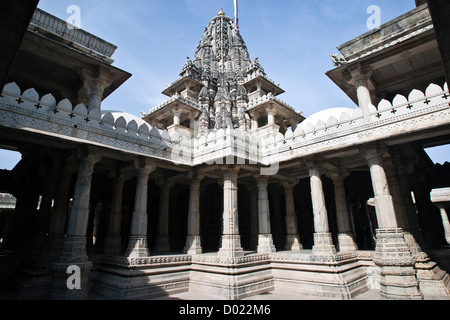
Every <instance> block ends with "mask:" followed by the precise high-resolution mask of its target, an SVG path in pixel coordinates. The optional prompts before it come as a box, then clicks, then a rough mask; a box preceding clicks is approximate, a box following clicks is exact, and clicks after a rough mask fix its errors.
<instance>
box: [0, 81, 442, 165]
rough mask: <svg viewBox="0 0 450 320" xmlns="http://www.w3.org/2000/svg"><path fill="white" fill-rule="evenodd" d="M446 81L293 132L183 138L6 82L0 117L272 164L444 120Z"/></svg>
mask: <svg viewBox="0 0 450 320" xmlns="http://www.w3.org/2000/svg"><path fill="white" fill-rule="evenodd" d="M449 98H450V95H449V91H448V86H447V84H445V85H444V87H443V88H442V87H440V86H438V85H436V84H430V85H429V86H428V88H427V90H426V91H425V92H422V91H419V90H413V91H412V92H411V93H410V94H409V96H408V98H406V97H404V96H401V95H398V96H396V97H395V99H394V100H393V101H392V103H391V102H389V101H387V100H382V101H381V102H380V103H379V104H378V106H377V107H375V106H373V105H371V106H370V120H371V121H370V122H368V123H366V122H365V121H364V118H363V115H362V112H361V109H359V108H356V109H354V111H353V112H352V113H351V114H350V112H347V111H343V112H342V113H341V114H340V115H339V116H331V117H329V118H328V119H320V120H318V121H317V122H316V123H315V124H313V123H311V122H310V121H308V119H307V120H306V121H305V122H303V123H301V124H299V125H298V126H297V129H296V130H295V131H291V130H288V131H286V133H285V134H284V135H283V134H281V133H278V134H276V135H271V136H269V137H267V138H257V137H256V136H255V135H253V134H252V133H251V132H250V131H242V130H240V129H231V128H228V129H226V130H224V129H220V130H217V131H215V130H211V131H210V132H209V134H208V135H207V136H201V137H195V138H192V139H190V138H188V137H185V136H183V135H181V134H179V133H177V132H174V133H173V134H172V135H171V134H169V132H168V131H166V130H164V131H161V130H159V129H157V128H153V127H152V126H150V125H149V124H148V123H146V122H144V121H143V120H142V119H140V118H138V117H136V116H133V115H130V114H127V113H122V112H104V113H103V114H101V113H100V111H98V110H92V111H91V112H88V111H87V108H86V106H84V105H82V104H80V105H77V106H75V107H74V106H72V104H71V103H70V101H69V100H67V99H64V100H62V101H59V102H57V101H56V100H55V98H54V97H53V96H52V95H51V94H48V95H44V96H43V97H41V98H40V97H39V95H38V93H37V92H36V90H34V89H28V90H26V91H24V92H23V93H22V92H21V90H20V88H19V87H18V86H17V84H15V83H10V84H7V85H6V86H5V87H4V90H3V93H2V96H1V97H0V124H2V125H5V126H9V127H15V128H20V129H25V130H30V131H40V132H43V133H49V134H52V135H55V134H56V135H58V136H60V137H63V138H65V139H69V140H76V141H78V142H85V143H87V144H93V145H99V146H102V145H103V146H108V147H112V148H115V149H117V150H122V151H127V152H130V153H134V154H137V155H143V156H148V157H153V158H158V159H163V160H169V161H171V162H173V163H175V164H185V165H198V164H202V163H209V162H214V161H215V160H216V159H222V158H224V157H227V156H236V157H238V158H239V159H248V160H249V161H250V163H254V164H256V163H259V164H263V165H271V164H273V163H277V162H281V161H287V160H290V159H293V158H299V157H304V156H307V155H310V154H313V153H319V152H321V151H324V150H332V149H333V148H342V147H343V146H345V145H356V144H363V143H366V142H371V141H374V140H375V139H380V138H382V137H392V136H395V135H399V136H400V135H403V134H408V133H411V132H414V131H420V130H424V129H427V128H430V129H431V128H434V127H436V126H437V125H439V124H445V123H448V122H449V119H450V99H449Z"/></svg>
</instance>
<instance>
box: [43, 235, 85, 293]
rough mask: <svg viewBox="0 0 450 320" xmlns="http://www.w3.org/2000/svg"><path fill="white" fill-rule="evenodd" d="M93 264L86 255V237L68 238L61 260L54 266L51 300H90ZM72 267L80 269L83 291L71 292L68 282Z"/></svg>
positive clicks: (74, 290) (75, 290)
mask: <svg viewBox="0 0 450 320" xmlns="http://www.w3.org/2000/svg"><path fill="white" fill-rule="evenodd" d="M92 265H93V264H92V262H90V261H89V259H88V256H87V254H86V237H84V236H67V237H66V238H65V240H64V246H63V250H62V253H61V256H60V258H59V260H58V261H57V262H55V263H53V264H52V266H51V268H52V272H53V281H52V282H53V284H52V292H51V294H50V299H52V300H86V299H88V284H89V275H90V273H91V269H92ZM70 266H78V267H79V268H80V283H81V289H73V290H70V289H69V288H68V286H67V280H68V279H69V277H70V276H71V274H68V273H67V270H68V268H69V267H70Z"/></svg>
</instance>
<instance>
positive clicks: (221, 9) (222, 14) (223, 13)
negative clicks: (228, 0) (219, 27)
mask: <svg viewBox="0 0 450 320" xmlns="http://www.w3.org/2000/svg"><path fill="white" fill-rule="evenodd" d="M217 15H218V16H219V17H222V16H225V12H223V8H220V12H219V13H218V14H217Z"/></svg>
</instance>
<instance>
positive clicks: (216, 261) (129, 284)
mask: <svg viewBox="0 0 450 320" xmlns="http://www.w3.org/2000/svg"><path fill="white" fill-rule="evenodd" d="M32 2H33V1H30V3H32ZM34 2H36V1H34ZM416 2H417V6H416V8H415V9H413V10H412V11H410V12H407V13H405V14H404V15H402V16H400V17H398V18H396V19H394V20H392V21H389V22H387V23H385V24H383V25H382V26H381V27H380V28H378V29H375V30H372V31H370V32H368V33H366V34H363V35H360V36H359V37H357V38H355V39H353V40H350V41H348V42H346V43H345V44H342V45H340V46H339V47H338V50H339V53H338V54H332V55H331V58H332V59H331V61H330V60H329V58H328V57H324V61H326V63H329V64H330V69H331V70H330V71H329V72H327V74H326V76H328V77H329V78H330V79H331V80H332V81H333V82H334V83H335V84H336V85H337V86H338V87H339V88H340V89H341V90H342V91H343V92H344V93H345V94H346V95H348V97H349V105H350V106H351V107H348V108H332V109H323V110H317V113H316V114H313V115H305V114H304V113H303V112H302V111H301V110H298V109H296V107H295V106H290V105H289V104H288V103H286V102H285V101H283V100H282V94H283V93H284V90H283V89H282V88H280V86H279V85H278V84H276V83H275V82H274V81H272V80H271V79H270V78H269V75H267V74H266V73H265V70H264V67H263V62H262V61H259V59H258V57H250V55H249V52H248V49H247V47H246V44H245V42H244V39H243V38H242V37H241V34H240V32H239V29H238V27H237V23H236V19H233V18H230V17H228V16H227V15H226V13H224V12H223V10H220V11H219V13H218V14H217V15H215V14H214V15H215V16H214V17H213V18H212V20H211V21H210V23H209V24H208V25H207V27H206V29H205V32H204V34H203V35H201V34H199V35H198V36H199V38H200V41H199V44H198V47H197V49H196V51H195V52H192V53H189V52H187V53H186V55H189V56H188V57H187V58H186V64H185V65H184V66H180V70H181V71H180V73H179V75H176V74H175V75H173V76H174V80H175V81H174V82H173V83H172V84H170V85H168V86H167V87H165V88H164V91H163V92H162V94H163V95H165V96H167V100H166V101H165V102H164V103H162V104H161V105H159V106H155V107H153V108H149V110H144V111H143V112H142V113H141V114H140V115H133V114H129V113H126V112H122V111H110V110H104V109H103V108H102V101H103V100H104V99H105V98H106V97H108V96H109V95H111V94H113V93H114V91H115V90H120V86H121V85H122V84H123V83H124V82H125V81H127V79H129V78H130V76H131V75H130V74H129V73H128V72H126V71H124V70H121V69H119V68H118V67H116V66H114V61H113V58H112V56H113V54H114V51H115V50H116V49H117V47H116V46H114V45H113V44H111V43H108V42H107V41H104V40H102V39H101V38H99V37H97V36H95V35H92V34H90V33H88V32H86V31H84V30H82V29H69V28H68V26H67V24H66V22H65V21H63V20H61V19H59V18H57V17H54V16H52V15H50V14H49V13H47V12H44V11H42V10H40V9H37V8H36V5H35V6H34V7H33V6H31V7H30V8H29V10H28V12H25V11H27V9H25V7H20V8H21V9H19V8H16V10H17V11H18V12H22V13H23V15H22V17H23V20H24V21H26V22H27V23H24V24H23V25H22V29H23V33H20V32H14V31H15V30H9V32H8V30H7V29H5V38H6V39H10V42H9V43H10V46H11V50H10V51H11V52H13V51H15V52H16V53H15V54H14V58H12V56H10V57H9V60H8V56H7V55H5V57H4V59H3V60H4V61H6V62H5V63H2V65H0V69H1V70H0V71H2V72H3V70H4V69H5V65H6V69H7V72H6V73H4V74H3V75H4V76H3V78H2V81H3V84H2V85H3V91H2V94H1V96H0V148H2V149H6V150H12V151H17V152H20V153H21V154H22V158H21V161H20V162H19V163H18V164H17V165H16V167H15V168H14V169H12V170H3V171H0V192H1V194H0V238H2V242H1V247H0V270H1V272H0V298H1V299H25V300H26V299H55V300H64V299H69V300H70V299H111V300H116V299H125V300H127V299H153V298H158V297H164V296H171V295H176V294H181V293H188V292H189V293H191V294H194V295H195V294H198V295H199V296H208V297H209V298H212V299H229V300H240V299H245V298H250V297H254V296H258V295H260V294H265V293H271V292H277V291H282V292H285V293H289V292H291V293H293V294H294V293H302V294H305V295H310V296H311V297H313V296H318V297H322V298H323V297H325V298H333V299H343V300H348V299H354V298H360V299H363V298H364V295H366V294H367V293H371V294H372V295H374V294H375V295H376V296H377V297H379V298H381V299H414V300H422V299H433V298H436V297H439V298H440V299H443V298H445V297H447V298H450V277H449V275H448V272H450V223H449V216H448V211H447V209H448V208H449V207H450V189H449V187H450V164H448V163H446V164H441V165H439V164H434V163H433V162H432V161H431V159H430V158H429V156H428V155H427V153H426V152H425V149H427V148H429V147H435V146H440V145H446V144H448V143H449V142H450V140H449V134H450V93H449V90H448V85H447V82H446V74H447V72H446V70H447V65H448V63H450V62H449V61H446V60H445V59H443V58H442V57H443V56H444V55H443V54H442V52H443V50H445V49H446V46H445V45H442V43H441V39H442V37H441V34H440V33H439V32H438V31H439V30H438V27H437V26H438V24H439V23H442V21H443V20H440V19H439V16H438V17H437V18H436V16H434V15H433V14H436V13H438V14H439V12H440V11H441V12H445V10H444V9H442V10H436V8H433V7H432V6H431V4H430V7H429V5H428V4H427V2H426V1H416ZM430 2H432V1H430ZM447 8H448V4H447ZM10 9H11V10H14V5H11V8H10ZM0 15H1V16H3V15H5V16H7V15H8V14H7V13H0ZM18 16H20V15H19V13H17V14H16V15H15V17H18ZM27 17H28V20H27ZM20 21H21V19H15V22H16V24H19V27H20ZM28 22H29V23H28ZM11 25H14V24H11ZM2 26H3V25H2ZM19 27H18V28H19ZM2 28H3V27H2ZM17 37H19V38H20V39H17ZM447 57H448V55H447ZM2 58H3V57H2ZM8 61H10V63H9V64H8ZM333 64H334V65H333ZM448 70H450V69H448ZM74 266H75V267H76V269H77V270H79V276H80V288H71V287H70V286H68V278H69V277H70V276H71V273H68V270H73V267H74Z"/></svg>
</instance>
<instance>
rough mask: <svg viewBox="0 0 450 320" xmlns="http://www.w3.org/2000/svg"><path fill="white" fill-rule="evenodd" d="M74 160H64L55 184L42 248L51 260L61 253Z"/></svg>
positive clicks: (74, 165) (54, 259)
mask: <svg viewBox="0 0 450 320" xmlns="http://www.w3.org/2000/svg"><path fill="white" fill-rule="evenodd" d="M74 160H75V159H67V160H66V163H65V165H64V166H63V167H62V169H61V174H60V175H59V178H58V182H57V184H56V189H55V201H54V205H53V212H52V217H51V219H50V226H49V232H48V236H47V239H46V243H45V249H44V252H45V253H44V254H45V255H46V256H47V257H48V259H50V261H51V262H54V261H56V260H57V259H58V258H59V256H60V255H61V252H62V250H63V246H64V240H65V238H66V237H65V228H66V221H67V215H68V210H69V202H70V195H69V192H70V183H71V180H72V176H73V174H74V172H75V170H76V168H77V165H76V164H75V162H74Z"/></svg>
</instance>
